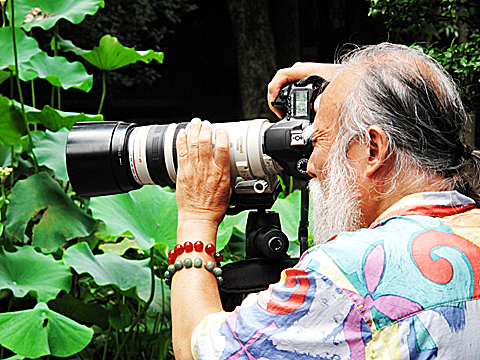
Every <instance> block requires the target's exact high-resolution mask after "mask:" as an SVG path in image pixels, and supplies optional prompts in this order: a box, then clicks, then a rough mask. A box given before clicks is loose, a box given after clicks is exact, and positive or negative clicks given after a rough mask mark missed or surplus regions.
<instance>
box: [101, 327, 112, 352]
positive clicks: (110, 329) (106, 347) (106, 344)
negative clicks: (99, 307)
mask: <svg viewBox="0 0 480 360" xmlns="http://www.w3.org/2000/svg"><path fill="white" fill-rule="evenodd" d="M110 335H112V326H111V325H108V331H107V338H106V339H105V346H104V347H103V356H102V360H106V359H107V350H108V339H110Z"/></svg>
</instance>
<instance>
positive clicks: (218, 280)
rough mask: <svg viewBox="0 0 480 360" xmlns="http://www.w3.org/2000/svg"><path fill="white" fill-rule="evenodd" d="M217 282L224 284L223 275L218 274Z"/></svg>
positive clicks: (220, 284) (219, 284)
mask: <svg viewBox="0 0 480 360" xmlns="http://www.w3.org/2000/svg"><path fill="white" fill-rule="evenodd" d="M217 283H218V286H222V284H223V277H221V276H217Z"/></svg>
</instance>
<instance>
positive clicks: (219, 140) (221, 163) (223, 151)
mask: <svg viewBox="0 0 480 360" xmlns="http://www.w3.org/2000/svg"><path fill="white" fill-rule="evenodd" d="M215 163H216V164H217V166H218V167H219V168H220V169H222V170H223V171H228V172H229V173H230V154H229V144H228V132H227V130H226V129H223V128H219V129H217V131H215Z"/></svg>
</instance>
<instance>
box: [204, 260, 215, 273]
mask: <svg viewBox="0 0 480 360" xmlns="http://www.w3.org/2000/svg"><path fill="white" fill-rule="evenodd" d="M214 268H215V263H214V262H213V261H207V262H206V263H205V269H207V270H208V271H212V270H213V269H214Z"/></svg>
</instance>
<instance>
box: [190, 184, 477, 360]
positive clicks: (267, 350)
mask: <svg viewBox="0 0 480 360" xmlns="http://www.w3.org/2000/svg"><path fill="white" fill-rule="evenodd" d="M479 297H480V209H477V208H475V203H474V202H473V200H471V199H470V198H468V197H465V196H463V195H461V194H459V193H457V192H432V193H419V194H415V195H410V196H407V197H405V198H403V199H402V200H401V201H400V202H398V203H396V204H395V205H394V206H392V207H391V208H389V209H388V210H387V211H386V212H385V213H384V214H382V215H381V216H380V217H379V218H378V219H377V220H376V221H375V223H374V224H372V226H371V227H370V228H369V229H362V230H359V231H357V232H354V233H341V234H339V235H338V236H336V237H335V238H334V239H332V240H331V241H329V242H328V243H327V244H324V245H319V246H316V247H313V248H311V249H309V250H308V251H307V252H306V253H305V254H304V255H303V256H302V258H301V259H300V262H299V263H298V265H297V266H295V267H294V268H292V269H287V270H285V271H284V272H283V273H282V277H281V280H280V282H279V283H277V284H275V285H271V286H270V287H269V289H268V290H265V291H263V292H260V293H259V294H252V295H249V296H248V297H247V298H246V299H245V301H244V302H243V303H242V305H241V306H239V307H238V308H237V309H236V310H235V311H233V312H231V313H227V312H221V313H216V314H211V315H209V316H207V317H206V318H205V319H204V320H203V322H202V323H201V324H200V325H199V326H198V327H197V328H196V329H195V332H194V334H193V337H192V352H193V355H194V357H195V358H196V359H208V360H212V359H249V360H253V359H258V360H260V359H336V360H340V359H385V360H386V359H402V360H403V359H409V360H413V359H450V360H451V359H480V300H479Z"/></svg>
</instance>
